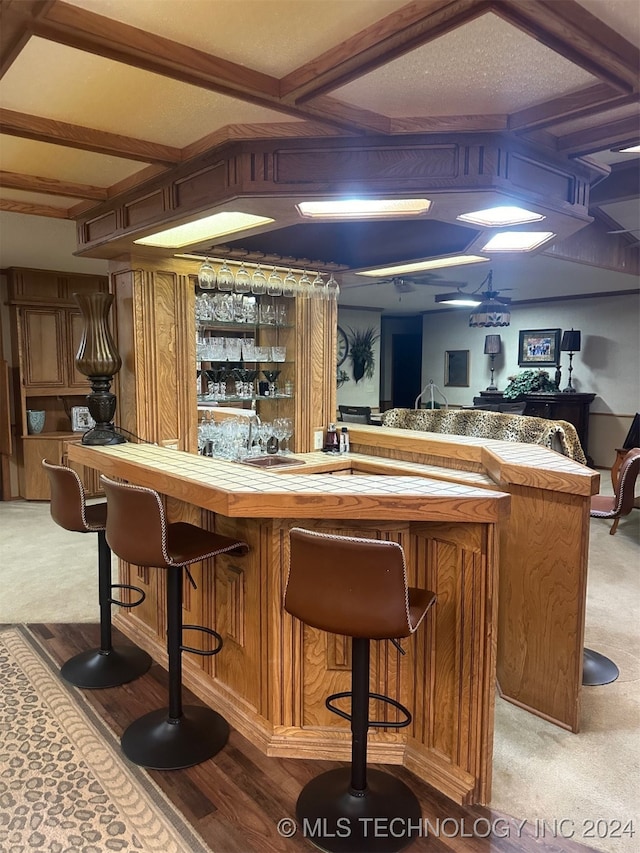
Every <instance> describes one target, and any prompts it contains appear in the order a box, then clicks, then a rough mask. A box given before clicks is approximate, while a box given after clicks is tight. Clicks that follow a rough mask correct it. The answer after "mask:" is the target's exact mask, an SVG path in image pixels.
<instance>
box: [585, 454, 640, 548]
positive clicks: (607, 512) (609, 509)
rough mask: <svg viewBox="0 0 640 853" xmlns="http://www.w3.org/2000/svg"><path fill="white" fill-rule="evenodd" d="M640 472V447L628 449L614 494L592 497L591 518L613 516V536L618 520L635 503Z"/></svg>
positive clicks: (611, 531) (629, 510)
mask: <svg viewBox="0 0 640 853" xmlns="http://www.w3.org/2000/svg"><path fill="white" fill-rule="evenodd" d="M639 472H640V447H633V448H632V449H631V450H629V451H627V453H626V455H625V456H624V458H623V460H622V464H621V465H620V471H619V476H618V477H617V482H616V483H615V485H614V494H613V496H609V495H594V496H593V497H592V498H591V518H612V519H613V524H612V526H611V530H610V531H609V533H610V534H611V535H612V536H613V535H614V534H615V532H616V530H617V529H618V522H619V521H620V519H621V518H623V517H624V516H625V515H629V513H630V512H631V510H632V509H633V506H634V503H635V486H636V480H637V479H638V473H639Z"/></svg>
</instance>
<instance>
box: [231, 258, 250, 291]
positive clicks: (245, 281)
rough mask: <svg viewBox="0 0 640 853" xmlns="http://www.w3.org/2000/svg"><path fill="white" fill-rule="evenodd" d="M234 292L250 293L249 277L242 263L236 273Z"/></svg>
mask: <svg viewBox="0 0 640 853" xmlns="http://www.w3.org/2000/svg"><path fill="white" fill-rule="evenodd" d="M234 290H235V292H236V293H250V292H251V276H250V275H249V273H248V272H247V270H246V268H245V265H244V263H242V264H240V269H239V270H238V271H237V272H236V280H235V284H234Z"/></svg>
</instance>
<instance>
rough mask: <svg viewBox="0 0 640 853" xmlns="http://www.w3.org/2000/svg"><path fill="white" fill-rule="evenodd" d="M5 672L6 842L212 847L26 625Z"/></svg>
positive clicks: (159, 851)
mask: <svg viewBox="0 0 640 853" xmlns="http://www.w3.org/2000/svg"><path fill="white" fill-rule="evenodd" d="M0 673H1V674H2V675H1V678H2V681H1V683H0V850H2V851H4V853H34V852H35V851H43V853H44V851H46V853H105V851H109V853H111V851H113V853H127V851H132V853H133V851H136V853H211V851H210V849H209V847H207V845H206V844H205V843H204V842H203V840H202V839H201V838H200V836H198V835H197V834H196V833H195V832H194V830H193V829H192V827H191V826H189V824H187V823H186V822H185V820H184V818H183V816H182V815H181V814H180V813H179V812H178V811H177V810H176V809H175V808H174V806H173V805H172V804H171V803H170V802H169V801H168V800H167V798H166V797H165V796H164V794H163V793H162V791H160V789H159V788H158V787H157V786H156V785H155V783H154V782H153V781H152V780H151V779H150V778H149V776H148V774H147V773H146V772H145V771H144V770H143V769H141V768H139V767H136V766H135V765H132V764H130V763H129V762H128V761H127V760H126V759H125V758H124V757H123V756H122V754H121V752H120V744H119V742H118V740H117V739H116V738H115V737H114V735H113V733H112V732H111V731H110V730H109V729H108V728H107V726H106V725H105V724H104V722H103V721H102V720H101V719H100V718H99V717H97V716H96V714H95V713H94V712H93V710H92V709H91V708H90V707H89V705H88V704H87V703H86V702H84V700H83V698H82V695H81V694H80V693H79V691H77V690H75V689H74V688H69V687H67V685H66V684H65V683H64V682H63V681H61V679H60V677H59V675H58V669H57V666H56V665H55V663H54V662H53V661H52V660H51V659H50V658H49V657H48V655H47V654H46V652H45V651H44V650H43V649H42V648H41V647H40V646H39V645H38V643H37V642H36V641H35V639H34V638H33V637H32V635H31V634H30V633H29V632H28V631H27V630H26V629H25V628H23V627H22V626H10V627H4V628H2V629H1V630H0Z"/></svg>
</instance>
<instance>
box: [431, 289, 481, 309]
mask: <svg viewBox="0 0 640 853" xmlns="http://www.w3.org/2000/svg"><path fill="white" fill-rule="evenodd" d="M435 301H436V302H438V303H440V304H442V305H459V306H462V307H466V308H474V307H475V306H476V305H480V304H481V302H482V298H481V297H480V296H472V295H471V294H470V293H458V292H456V293H438V294H436V296H435Z"/></svg>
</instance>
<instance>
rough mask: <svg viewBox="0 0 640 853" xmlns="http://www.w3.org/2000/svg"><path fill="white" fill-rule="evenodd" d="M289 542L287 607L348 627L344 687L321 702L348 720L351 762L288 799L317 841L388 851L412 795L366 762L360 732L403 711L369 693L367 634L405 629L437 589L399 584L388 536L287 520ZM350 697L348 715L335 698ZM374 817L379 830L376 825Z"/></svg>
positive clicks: (335, 851)
mask: <svg viewBox="0 0 640 853" xmlns="http://www.w3.org/2000/svg"><path fill="white" fill-rule="evenodd" d="M290 541H291V561H290V562H291V565H290V570H289V578H288V581H287V588H286V592H285V602H284V606H285V610H287V611H288V612H289V613H291V614H292V615H293V616H296V617H297V618H298V619H300V620H301V621H302V622H304V623H305V624H306V625H310V626H311V627H313V628H318V629H320V630H321V631H328V632H330V633H334V634H343V635H346V636H349V637H351V643H352V668H351V691H350V692H347V693H335V694H333V695H332V696H329V697H328V698H327V699H326V701H325V704H326V707H327V708H328V709H329V710H330V711H333V712H334V713H337V714H339V715H340V716H341V717H344V718H345V719H346V720H349V721H350V722H351V734H352V740H351V766H350V767H346V768H340V769H338V770H329V771H328V772H327V773H323V774H321V775H320V776H317V777H316V778H315V779H312V780H311V782H309V783H307V785H305V787H304V788H303V789H302V792H301V793H300V796H299V798H298V802H297V805H296V815H297V818H298V821H299V823H300V825H301V826H306V827H313V829H314V837H313V843H314V844H315V845H316V846H317V847H319V848H320V849H321V850H327V851H332V853H347V851H357V853H395V851H398V850H401V849H402V848H403V847H406V845H407V844H409V843H410V842H411V841H412V840H413V839H414V837H416V836H417V834H419V832H420V821H421V817H422V813H421V809H420V803H419V802H418V799H417V797H416V796H415V794H414V793H413V792H412V791H411V790H410V788H408V787H407V785H405V784H404V782H402V781H401V780H400V779H397V778H396V777H395V776H392V775H391V774H389V773H383V772H381V771H379V770H369V771H367V731H368V729H369V727H386V728H402V727H404V726H407V725H409V723H410V722H411V714H410V712H409V710H408V709H407V708H405V707H404V706H403V705H401V704H400V703H399V702H396V701H395V700H394V699H391V698H389V697H388V696H382V695H380V694H378V693H371V692H370V690H369V651H370V648H369V647H370V642H371V640H391V641H392V642H395V643H397V640H398V639H399V638H401V637H408V636H410V635H411V634H413V632H414V631H415V630H416V629H417V628H418V626H419V625H420V623H421V622H422V620H423V618H424V616H425V614H426V613H427V611H428V610H429V608H430V607H431V606H432V604H434V602H435V600H436V597H435V595H434V593H432V592H430V591H429V590H425V589H415V588H411V587H408V586H407V572H406V566H405V561H404V552H403V550H402V547H401V546H400V545H398V544H397V543H396V542H387V541H384V540H379V539H359V538H354V537H348V536H335V535H332V534H325V533H318V532H316V531H309V530H302V529H300V528H295V527H294V528H292V530H291V533H290ZM398 647H399V644H398ZM401 651H402V649H401ZM349 696H350V697H351V713H350V714H347V713H346V712H345V711H342V710H340V709H338V708H336V707H335V706H334V704H333V703H334V702H335V701H336V700H338V699H343V698H346V697H349ZM371 698H373V699H376V700H379V701H381V702H384V703H387V704H389V705H391V706H393V707H394V708H396V709H398V710H399V711H401V712H402V714H403V715H404V719H402V720H400V721H399V722H396V721H371V720H370V719H369V702H370V699H371ZM376 819H378V820H379V823H377V824H376V823H375V820H376ZM391 821H393V823H391ZM380 822H381V823H382V824H383V825H384V826H385V831H384V832H381V833H376V832H375V831H374V828H375V826H379V825H380ZM389 827H393V832H389V831H388V830H389ZM319 828H320V835H319V834H318V829H319Z"/></svg>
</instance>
